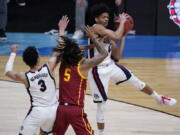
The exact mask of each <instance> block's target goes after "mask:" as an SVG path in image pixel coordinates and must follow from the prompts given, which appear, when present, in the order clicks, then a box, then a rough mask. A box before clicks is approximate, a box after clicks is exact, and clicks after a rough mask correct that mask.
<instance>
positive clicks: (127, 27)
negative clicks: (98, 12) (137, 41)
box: [114, 14, 134, 35]
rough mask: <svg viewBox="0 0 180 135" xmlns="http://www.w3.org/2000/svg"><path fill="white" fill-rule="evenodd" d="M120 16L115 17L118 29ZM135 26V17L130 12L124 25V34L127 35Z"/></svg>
mask: <svg viewBox="0 0 180 135" xmlns="http://www.w3.org/2000/svg"><path fill="white" fill-rule="evenodd" d="M119 19H120V18H119V16H116V17H115V22H114V23H115V28H116V29H117V28H118V27H119V25H120V21H119ZM133 27H134V20H133V18H132V17H131V16H130V15H129V14H128V18H127V20H126V22H125V25H124V34H123V35H126V34H127V33H128V32H129V31H130V30H132V29H133Z"/></svg>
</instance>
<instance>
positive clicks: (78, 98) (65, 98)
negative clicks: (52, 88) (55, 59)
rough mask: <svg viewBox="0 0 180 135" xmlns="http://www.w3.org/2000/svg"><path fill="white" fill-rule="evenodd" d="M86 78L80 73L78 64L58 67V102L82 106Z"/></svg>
mask: <svg viewBox="0 0 180 135" xmlns="http://www.w3.org/2000/svg"><path fill="white" fill-rule="evenodd" d="M86 86H87V78H86V77H85V76H83V75H82V74H81V73H80V64H77V65H75V66H71V67H66V66H65V65H64V64H63V63H61V66H60V68H59V102H65V103H70V104H75V105H78V106H81V107H84V96H85V91H86Z"/></svg>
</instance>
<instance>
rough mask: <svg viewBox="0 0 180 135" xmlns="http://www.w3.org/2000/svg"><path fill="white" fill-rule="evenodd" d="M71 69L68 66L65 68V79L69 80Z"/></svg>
mask: <svg viewBox="0 0 180 135" xmlns="http://www.w3.org/2000/svg"><path fill="white" fill-rule="evenodd" d="M70 73H71V69H70V68H66V69H65V73H64V81H65V82H68V81H69V80H70V78H71V74H70Z"/></svg>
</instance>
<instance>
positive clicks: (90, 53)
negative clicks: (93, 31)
mask: <svg viewBox="0 0 180 135" xmlns="http://www.w3.org/2000/svg"><path fill="white" fill-rule="evenodd" d="M88 42H89V43H88V44H92V43H91V41H90V39H88ZM102 46H103V47H104V48H105V50H106V51H107V52H108V56H107V57H106V58H105V59H104V60H103V61H102V62H101V63H100V64H99V65H98V66H103V65H108V64H110V63H112V59H111V53H112V50H111V48H112V45H111V43H110V41H108V42H106V43H104V44H103V45H102ZM97 55H99V52H98V51H97V49H96V48H95V47H94V48H92V49H89V50H88V58H89V59H91V58H93V57H96V56H97Z"/></svg>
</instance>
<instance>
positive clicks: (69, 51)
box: [54, 36, 83, 66]
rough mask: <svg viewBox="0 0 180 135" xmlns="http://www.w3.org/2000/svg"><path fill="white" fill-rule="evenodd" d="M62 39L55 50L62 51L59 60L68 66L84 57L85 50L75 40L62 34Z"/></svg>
mask: <svg viewBox="0 0 180 135" xmlns="http://www.w3.org/2000/svg"><path fill="white" fill-rule="evenodd" d="M60 38H61V40H62V41H60V42H58V45H57V47H56V48H54V51H56V52H57V51H59V52H60V53H61V55H60V57H59V58H58V62H59V61H61V62H62V63H63V64H65V65H66V66H74V65H76V64H78V62H79V61H80V60H81V59H82V58H83V52H82V51H81V49H80V48H79V45H78V44H77V43H76V41H75V40H73V39H69V38H68V37H65V36H61V37H60Z"/></svg>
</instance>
